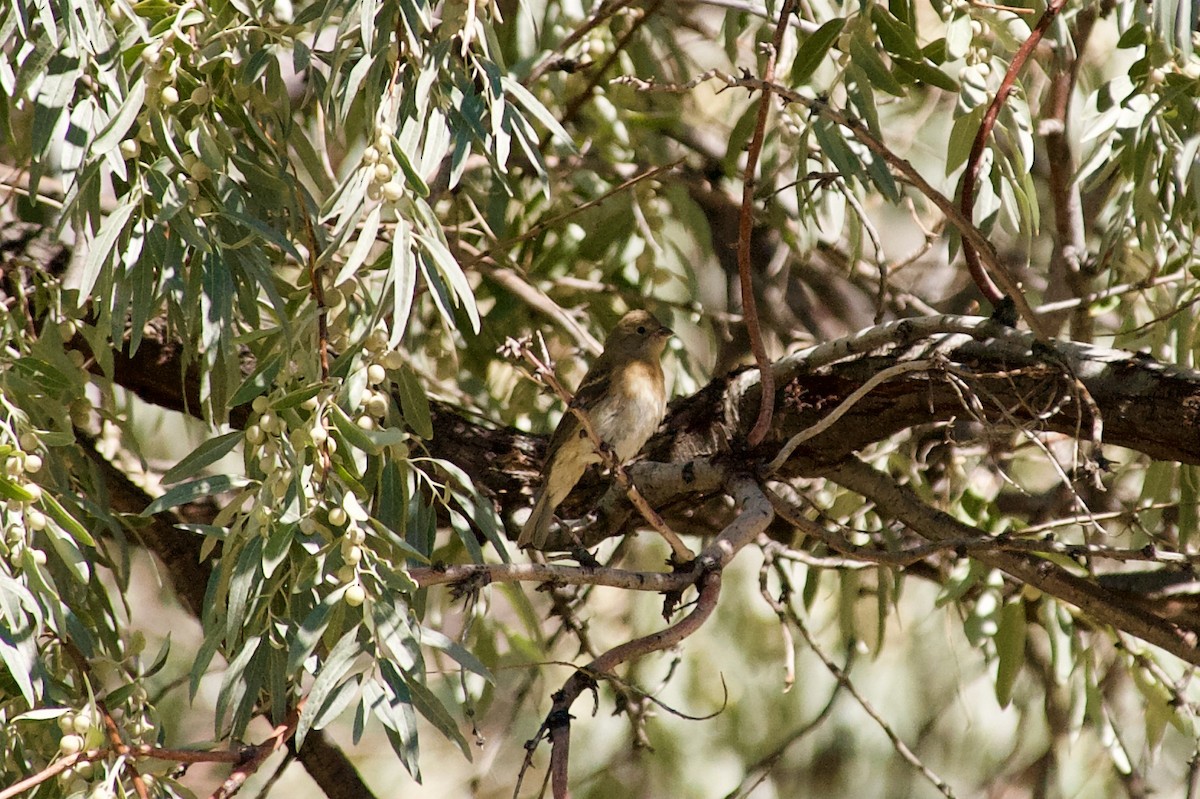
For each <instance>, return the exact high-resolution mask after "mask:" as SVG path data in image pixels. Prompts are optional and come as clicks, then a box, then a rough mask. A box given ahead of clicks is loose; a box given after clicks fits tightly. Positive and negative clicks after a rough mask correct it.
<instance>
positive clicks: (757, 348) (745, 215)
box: [737, 0, 795, 447]
mask: <svg viewBox="0 0 1200 799" xmlns="http://www.w3.org/2000/svg"><path fill="white" fill-rule="evenodd" d="M794 5H795V0H784V2H783V7H782V8H781V9H780V10H779V20H778V21H777V22H776V23H775V37H774V39H773V40H772V43H771V48H770V50H768V51H767V61H766V64H765V65H764V66H763V83H764V85H763V88H762V96H761V97H760V98H759V105H758V117H757V119H756V121H755V123H754V134H753V135H752V136H751V137H750V145H749V147H747V149H746V169H745V172H744V177H743V179H742V208H741V213H740V214H739V216H738V241H737V264H738V283H739V285H740V286H741V294H742V313H743V314H744V315H745V317H746V334H747V335H748V337H749V338H750V349H751V351H752V352H753V353H754V361H755V363H757V364H758V369H759V372H761V373H762V385H761V388H762V393H761V394H760V395H759V401H758V418H757V419H756V420H755V422H754V427H753V428H751V430H750V434H749V435H748V436H747V437H746V440H747V442H748V443H749V444H750V446H751V447H755V446H758V444H759V443H760V442H762V440H763V439H764V438H766V437H767V432H768V431H769V430H770V428H771V416H772V415H773V414H774V412H775V378H774V375H772V373H771V360H770V358H769V357H768V356H767V348H766V345H764V344H763V335H762V325H761V323H760V321H759V318H758V304H757V301H756V300H755V298H754V280H753V276H752V272H751V269H752V268H753V265H752V264H751V263H750V239H751V236H752V235H753V232H754V189H755V187H756V186H757V185H758V177H757V175H756V173H757V171H758V157H759V155H760V154H761V153H762V147H763V142H764V141H765V139H766V135H767V117H768V115H769V114H770V113H771V89H770V87H771V86H773V85H774V83H775V59H776V58H777V57H778V56H779V51H780V49H782V47H783V35H784V33H785V32H786V31H787V26H788V20H789V19H790V18H791V15H792V8H793V6H794Z"/></svg>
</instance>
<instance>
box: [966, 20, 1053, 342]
mask: <svg viewBox="0 0 1200 799" xmlns="http://www.w3.org/2000/svg"><path fill="white" fill-rule="evenodd" d="M1064 5H1066V0H1050V2H1049V3H1048V4H1047V5H1046V10H1045V12H1043V13H1042V16H1041V18H1040V19H1038V21H1037V25H1035V26H1034V28H1033V30H1032V31H1030V33H1029V38H1028V39H1026V40H1025V41H1024V42H1022V43H1021V46H1020V47H1019V48H1017V52H1016V54H1015V55H1014V56H1013V59H1012V61H1011V62H1010V63H1009V65H1008V70H1007V71H1006V72H1005V73H1004V78H1003V79H1002V80H1001V81H1000V88H999V89H997V91H996V96H995V97H993V98H992V102H991V104H990V105H989V106H988V108H987V111H985V112H984V114H983V121H982V122H981V123H980V125H979V130H978V131H976V133H975V140H974V141H973V142H972V143H971V153H970V155H968V156H967V168H966V169H965V170H964V171H963V176H962V180H961V182H960V183H959V192H960V194H961V201H960V207H961V209H962V216H963V218H964V219H967V220H970V221H972V222H974V216H975V188H976V185H977V184H978V183H979V170H980V167H981V165H982V159H983V148H984V146H985V144H986V142H987V139H988V137H989V136H991V133H992V128H993V127H995V125H996V118H997V117H999V115H1000V108H1001V107H1002V106H1003V105H1004V103H1005V102H1006V101H1007V100H1008V95H1009V93H1010V92H1012V90H1013V86H1014V84H1015V83H1016V80H1017V73H1018V72H1020V71H1021V68H1022V67H1024V66H1025V62H1026V61H1027V60H1028V59H1029V56H1030V55H1031V54H1032V53H1033V51H1034V49H1035V48H1036V47H1037V46H1038V43H1039V42H1041V40H1042V36H1043V35H1045V33H1046V30H1047V29H1048V28H1049V27H1050V23H1052V22H1053V21H1054V18H1055V17H1057V16H1058V12H1060V11H1062V8H1063V6H1064ZM963 256H964V257H965V258H966V259H967V268H968V269H969V270H970V272H971V278H972V279H973V280H974V281H975V285H976V286H978V287H979V290H980V291H981V292H982V293H983V296H984V297H986V298H987V299H988V301H989V302H991V303H992V304H993V305H995V304H996V303H997V302H999V301H1000V300H1001V299H1003V297H1004V294H1003V293H1001V291H1000V289H998V288H997V287H996V284H995V283H994V282H992V279H991V277H989V275H988V273H987V270H986V269H984V267H983V264H982V262H981V261H980V259H979V248H978V246H977V243H976V242H974V241H972V240H970V239H969V238H967V237H966V236H963ZM989 266H990V264H989ZM1005 291H1008V289H1007V287H1005ZM1013 300H1014V301H1015V300H1016V297H1013ZM1022 315H1024V311H1022ZM1026 321H1030V322H1031V320H1030V319H1028V318H1027V319H1026ZM1031 326H1032V322H1031ZM1039 337H1040V336H1039Z"/></svg>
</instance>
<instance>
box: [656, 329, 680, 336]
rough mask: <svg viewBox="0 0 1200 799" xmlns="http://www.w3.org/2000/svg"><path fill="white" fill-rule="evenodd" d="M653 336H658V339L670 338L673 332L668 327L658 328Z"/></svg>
mask: <svg viewBox="0 0 1200 799" xmlns="http://www.w3.org/2000/svg"><path fill="white" fill-rule="evenodd" d="M655 335H656V336H659V337H660V338H670V337H671V336H673V335H675V331H674V330H672V329H671V328H669V327H663V328H660V329H659V331H658V332H657V333H655Z"/></svg>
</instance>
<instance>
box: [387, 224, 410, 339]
mask: <svg viewBox="0 0 1200 799" xmlns="http://www.w3.org/2000/svg"><path fill="white" fill-rule="evenodd" d="M388 282H389V283H391V285H392V332H391V335H390V336H389V337H388V346H389V347H395V346H397V345H398V344H399V343H400V339H402V338H403V337H404V331H405V329H406V328H407V327H408V317H409V314H410V312H411V311H412V303H413V296H414V293H415V291H416V288H417V259H416V257H415V256H414V255H413V251H412V229H411V228H410V227H409V225H408V223H407V222H405V221H404V220H403V219H400V220H397V221H396V235H395V238H394V239H393V240H392V257H391V259H390V260H389V263H388Z"/></svg>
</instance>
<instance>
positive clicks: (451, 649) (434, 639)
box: [421, 627, 496, 683]
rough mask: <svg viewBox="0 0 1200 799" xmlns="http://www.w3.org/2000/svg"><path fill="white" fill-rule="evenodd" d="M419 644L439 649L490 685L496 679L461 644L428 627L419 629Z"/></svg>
mask: <svg viewBox="0 0 1200 799" xmlns="http://www.w3.org/2000/svg"><path fill="white" fill-rule="evenodd" d="M421 643H422V644H425V645H426V646H432V647H433V648H435V649H440V650H442V651H443V652H445V653H446V654H447V655H449V656H450V657H452V658H454V659H455V660H457V661H458V662H459V663H460V664H461V665H462V666H463V667H465V668H466V669H468V670H470V671H473V672H475V673H476V674H478V675H479V676H480V677H482V678H483V679H485V680H487V681H488V682H490V683H495V682H496V678H495V677H494V676H493V675H492V672H491V671H490V670H489V669H488V667H487V666H485V665H483V663H481V662H480V660H479V658H477V657H475V656H474V655H472V654H471V653H470V652H468V651H467V649H466V648H465V647H463V646H462V644H460V643H458V642H457V641H455V640H453V639H451V638H449V637H447V636H445V635H443V634H442V633H440V632H438V631H437V630H431V629H429V628H428V627H422V628H421Z"/></svg>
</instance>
